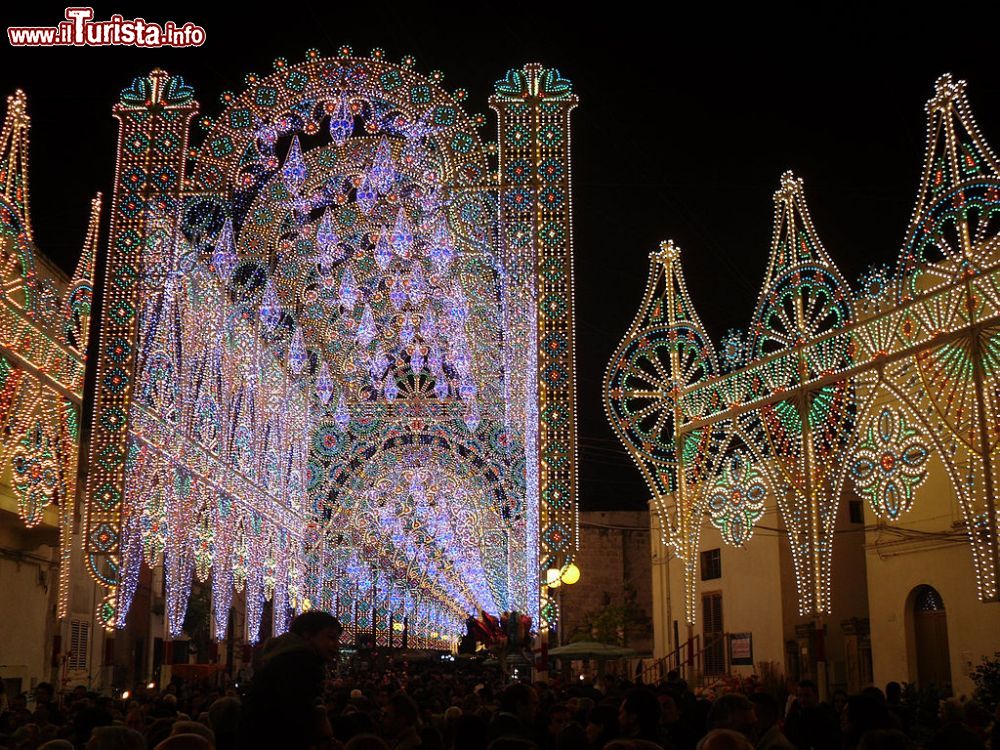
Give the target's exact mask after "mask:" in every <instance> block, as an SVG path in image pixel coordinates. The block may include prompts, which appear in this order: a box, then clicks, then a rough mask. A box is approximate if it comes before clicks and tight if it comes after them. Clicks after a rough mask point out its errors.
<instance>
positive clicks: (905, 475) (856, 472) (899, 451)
mask: <svg viewBox="0 0 1000 750" xmlns="http://www.w3.org/2000/svg"><path fill="white" fill-rule="evenodd" d="M863 434H864V435H865V437H864V439H863V440H861V441H860V443H859V444H858V447H857V448H856V449H855V453H854V458H853V459H852V461H851V463H850V465H849V471H850V475H851V476H852V477H853V479H854V484H855V487H857V490H858V494H859V495H861V496H862V497H865V498H867V499H868V502H869V504H870V505H871V508H872V510H873V511H874V512H875V515H877V516H879V517H881V518H888V519H890V520H893V521H895V520H896V519H898V518H899V517H900V516H901V515H902V514H903V513H906V512H907V511H908V510H910V508H911V507H913V494H914V491H915V490H916V489H917V488H918V487H919V486H920V485H921V484H923V482H924V480H925V479H926V478H927V463H928V461H929V460H930V455H931V449H930V440H929V439H928V437H927V436H926V435H925V434H924V433H923V431H922V430H921V429H920V428H919V427H918V425H917V423H916V421H915V420H914V419H913V418H912V417H910V418H908V417H907V415H906V414H905V413H904V412H902V411H898V410H896V409H893V408H892V407H890V406H883V407H882V408H881V409H880V410H878V411H877V412H875V413H873V415H872V417H871V419H870V420H869V422H868V424H867V425H866V429H865V430H864V433H863Z"/></svg>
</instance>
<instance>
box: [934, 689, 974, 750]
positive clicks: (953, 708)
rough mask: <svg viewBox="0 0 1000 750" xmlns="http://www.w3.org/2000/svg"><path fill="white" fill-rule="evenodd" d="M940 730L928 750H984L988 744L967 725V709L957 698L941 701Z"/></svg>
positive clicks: (939, 711) (939, 713) (939, 712)
mask: <svg viewBox="0 0 1000 750" xmlns="http://www.w3.org/2000/svg"><path fill="white" fill-rule="evenodd" d="M938 719H939V722H940V724H939V728H938V731H937V733H936V734H935V735H934V738H933V739H932V740H931V741H930V742H929V743H928V744H927V750H984V749H985V747H986V744H985V743H984V742H983V741H982V740H981V739H980V738H979V737H977V736H976V733H975V732H973V731H972V730H971V729H969V727H968V726H967V725H966V723H965V707H964V706H963V705H962V702H961V701H959V700H958V699H957V698H948V699H947V700H943V701H941V706H940V708H939V710H938Z"/></svg>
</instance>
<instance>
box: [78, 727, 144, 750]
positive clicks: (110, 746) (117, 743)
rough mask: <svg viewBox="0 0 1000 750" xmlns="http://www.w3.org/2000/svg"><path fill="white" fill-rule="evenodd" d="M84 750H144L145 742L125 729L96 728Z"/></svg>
mask: <svg viewBox="0 0 1000 750" xmlns="http://www.w3.org/2000/svg"><path fill="white" fill-rule="evenodd" d="M86 750H146V740H144V739H143V737H142V735H141V734H139V733H138V732H136V731H135V730H133V729H129V728H127V727H96V728H95V729H94V730H93V732H92V733H91V735H90V740H89V741H88V742H87V747H86Z"/></svg>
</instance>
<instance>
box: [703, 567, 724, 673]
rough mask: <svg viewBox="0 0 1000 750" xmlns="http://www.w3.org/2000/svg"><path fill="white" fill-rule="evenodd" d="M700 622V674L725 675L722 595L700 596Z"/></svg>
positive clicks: (712, 593) (717, 593)
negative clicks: (701, 650)
mask: <svg viewBox="0 0 1000 750" xmlns="http://www.w3.org/2000/svg"><path fill="white" fill-rule="evenodd" d="M713 551H714V552H718V550H713ZM702 554H705V553H702ZM701 622H702V636H701V637H702V639H703V641H702V646H701V647H702V649H703V653H702V659H703V661H702V672H703V673H704V674H705V675H706V676H714V675H720V674H725V673H726V636H725V635H724V633H725V631H724V630H723V629H722V594H721V593H719V592H718V591H713V592H711V593H708V594H702V595H701Z"/></svg>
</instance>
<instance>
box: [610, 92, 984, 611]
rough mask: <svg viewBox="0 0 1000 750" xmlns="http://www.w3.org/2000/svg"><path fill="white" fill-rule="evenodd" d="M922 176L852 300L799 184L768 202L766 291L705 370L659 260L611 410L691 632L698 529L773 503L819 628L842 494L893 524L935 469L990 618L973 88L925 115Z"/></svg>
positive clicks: (680, 297) (675, 266) (680, 296)
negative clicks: (666, 549)
mask: <svg viewBox="0 0 1000 750" xmlns="http://www.w3.org/2000/svg"><path fill="white" fill-rule="evenodd" d="M927 112H928V131H927V132H928V135H927V153H926V157H925V162H924V171H923V177H922V179H921V184H920V189H919V192H918V196H917V203H916V206H915V208H914V211H913V217H912V219H911V222H910V226H909V229H908V231H907V234H906V238H905V240H904V243H903V249H902V251H901V252H900V255H899V259H898V263H897V266H896V271H895V273H891V272H890V271H889V270H888V269H887V268H886V267H883V266H874V267H873V268H872V269H871V270H870V271H869V272H867V273H866V274H865V275H864V276H863V277H862V279H861V281H860V283H859V284H858V288H857V289H852V288H851V286H850V285H849V284H848V283H847V282H846V281H845V280H844V278H843V277H842V276H841V274H840V272H839V271H838V270H837V267H836V265H835V264H834V263H833V261H832V259H831V258H830V257H829V256H828V255H827V253H826V251H825V249H824V248H823V245H822V243H821V242H820V240H819V238H818V236H817V235H816V232H815V230H814V228H813V225H812V222H811V220H810V218H809V212H808V209H807V207H806V203H805V197H804V193H803V188H802V181H801V180H800V179H798V178H796V177H794V176H793V175H792V174H791V173H786V174H785V175H783V176H782V178H781V186H780V189H779V190H778V192H777V193H776V194H775V219H774V233H773V240H772V244H771V255H770V260H769V263H768V269H767V274H766V276H765V280H764V285H763V288H762V290H761V294H760V298H759V300H758V303H757V307H756V310H755V312H754V315H753V319H752V322H751V325H750V328H749V329H748V331H747V332H746V333H745V334H741V333H739V332H730V333H728V334H727V335H726V337H725V339H724V341H723V343H722V347H721V349H720V351H719V352H718V354H717V353H716V351H715V349H714V347H713V345H712V342H711V341H710V340H709V338H708V336H707V335H706V333H705V331H704V328H703V327H702V326H701V323H700V322H699V320H698V317H697V315H696V313H695V312H694V307H693V304H692V302H691V298H690V297H689V296H688V293H687V290H686V288H685V286H684V280H683V275H682V273H681V267H680V258H679V252H678V250H677V249H676V248H675V247H674V246H673V245H672V244H671V243H665V244H664V246H663V248H662V249H661V250H660V251H659V252H656V253H653V254H652V270H651V273H650V277H649V284H648V285H647V290H646V296H645V298H644V300H643V302H642V306H641V307H640V310H639V313H638V314H637V316H636V318H635V320H634V321H633V323H632V325H631V327H630V328H629V330H628V333H627V334H626V336H625V338H624V340H623V341H622V343H621V344H620V345H619V347H618V349H617V351H616V352H615V354H614V355H613V357H612V360H611V362H610V363H609V365H608V371H607V375H606V378H605V388H604V400H605V407H606V410H607V413H608V416H609V419H610V421H611V424H612V426H613V427H614V429H615V431H616V432H617V434H618V436H619V438H620V439H621V440H622V442H623V443H624V445H625V446H626V448H627V449H628V450H629V451H630V452H631V454H632V456H633V458H634V459H635V462H636V464H637V465H638V466H639V468H640V470H641V471H642V473H643V476H644V477H645V478H646V481H647V484H648V485H649V488H650V490H651V492H652V494H653V497H654V499H655V502H656V503H657V506H658V510H659V513H660V516H661V519H662V523H663V526H662V528H663V542H664V544H667V545H669V546H671V547H672V549H673V550H674V551H675V553H676V554H677V556H678V557H679V558H680V559H681V560H683V561H684V562H685V578H686V597H685V602H686V616H687V620H688V622H689V623H691V624H693V623H694V620H695V611H696V610H695V606H694V604H695V594H696V585H697V583H696V575H695V572H696V569H695V564H696V562H697V560H696V556H697V553H698V549H699V547H698V540H699V535H700V530H701V526H702V523H703V521H704V519H705V517H706V516H707V517H708V518H709V521H710V522H711V523H712V524H713V525H714V526H716V527H717V528H718V529H719V530H720V532H721V533H722V537H723V539H724V540H725V541H726V542H727V543H729V544H734V545H742V544H744V543H746V542H747V541H748V540H749V538H750V536H751V534H752V532H753V525H754V523H755V522H756V521H757V520H758V519H759V518H760V517H761V515H762V514H763V508H764V499H765V498H766V497H772V498H775V501H776V502H777V505H778V508H779V510H780V512H781V515H782V518H783V520H784V524H785V527H786V529H787V533H788V536H789V542H790V544H791V551H792V558H793V561H794V567H795V574H796V579H797V588H798V598H799V612H800V614H801V615H816V616H822V615H823V614H826V613H828V612H829V611H830V586H831V582H830V577H831V565H832V551H833V531H834V519H835V516H836V509H837V506H838V503H839V501H840V497H841V491H842V488H843V483H844V482H845V481H850V482H853V483H854V484H855V487H856V489H857V491H858V493H859V495H861V496H862V497H864V498H866V499H867V500H868V502H869V503H870V506H871V508H872V510H873V512H874V513H875V514H876V515H877V516H879V517H882V518H885V519H887V520H888V521H890V522H891V521H895V520H897V519H898V518H899V517H900V516H901V515H902V514H904V513H905V512H906V511H907V510H908V509H909V508H910V507H911V506H912V504H913V503H914V502H915V501H916V499H915V494H917V492H918V488H919V486H920V484H921V483H922V482H923V480H924V478H925V477H926V474H927V464H928V460H929V457H930V455H931V454H932V453H934V454H936V455H937V456H938V458H940V460H941V461H942V463H943V464H944V466H945V470H946V471H947V473H948V476H949V479H950V480H951V484H952V488H953V491H954V493H955V497H956V499H957V501H958V505H959V506H960V507H961V510H962V514H963V517H964V522H965V530H966V532H967V534H968V540H969V546H970V548H971V551H972V559H973V570H974V572H975V587H976V591H977V594H978V597H979V599H980V600H981V601H983V602H995V601H997V600H998V599H1000V592H998V589H997V575H998V567H1000V566H998V557H997V544H998V537H997V531H998V526H997V498H998V492H997V483H998V481H1000V473H998V458H1000V456H998V447H1000V410H998V407H1000V403H998V399H1000V366H998V364H1000V359H998V357H1000V233H998V223H997V218H998V216H1000V162H998V160H997V158H996V156H995V155H994V153H993V151H992V150H991V148H990V146H989V145H988V144H987V143H986V141H985V140H984V139H983V137H982V135H981V134H980V132H979V129H978V128H977V126H976V123H975V121H974V119H973V117H972V113H971V110H970V108H969V105H968V102H967V100H966V98H965V83H964V82H962V81H954V80H953V79H952V78H951V76H948V75H945V76H943V77H941V78H940V79H939V80H938V82H937V85H936V88H935V93H934V97H933V98H932V99H931V100H930V102H929V103H928V105H927Z"/></svg>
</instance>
